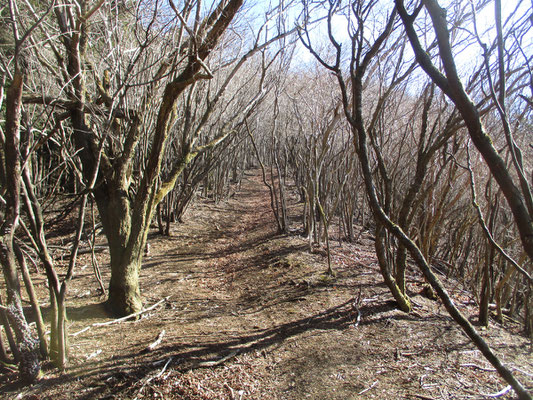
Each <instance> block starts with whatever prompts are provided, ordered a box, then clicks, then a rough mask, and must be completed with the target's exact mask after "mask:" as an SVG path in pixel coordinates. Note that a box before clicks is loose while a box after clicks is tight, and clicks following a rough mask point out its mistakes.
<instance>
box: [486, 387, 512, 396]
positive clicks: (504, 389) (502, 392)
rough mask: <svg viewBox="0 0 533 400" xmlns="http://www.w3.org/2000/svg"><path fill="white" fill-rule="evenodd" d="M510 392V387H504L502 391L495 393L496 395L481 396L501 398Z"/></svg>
mask: <svg viewBox="0 0 533 400" xmlns="http://www.w3.org/2000/svg"><path fill="white" fill-rule="evenodd" d="M510 391H511V385H509V386H506V387H504V388H503V389H502V390H500V391H499V392H497V393H492V394H484V395H483V396H487V397H501V396H504V395H505V394H507V393H509V392H510Z"/></svg>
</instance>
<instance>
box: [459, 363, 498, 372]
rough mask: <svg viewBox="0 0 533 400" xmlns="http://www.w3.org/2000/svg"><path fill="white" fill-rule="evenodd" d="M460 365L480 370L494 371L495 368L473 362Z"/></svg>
mask: <svg viewBox="0 0 533 400" xmlns="http://www.w3.org/2000/svg"><path fill="white" fill-rule="evenodd" d="M461 367H472V368H477V369H479V370H481V371H486V372H496V369H495V368H486V367H482V366H480V365H477V364H473V363H468V364H461Z"/></svg>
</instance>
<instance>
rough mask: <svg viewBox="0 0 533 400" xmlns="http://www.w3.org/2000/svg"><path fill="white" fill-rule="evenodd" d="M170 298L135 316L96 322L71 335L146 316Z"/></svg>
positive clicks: (134, 314)
mask: <svg viewBox="0 0 533 400" xmlns="http://www.w3.org/2000/svg"><path fill="white" fill-rule="evenodd" d="M169 297H170V296H167V297H165V298H163V299H161V300H159V301H158V302H157V303H155V304H154V305H151V306H150V307H148V308H145V309H144V310H141V311H138V312H136V313H133V314H130V315H126V316H125V317H121V318H117V319H114V320H112V321H107V322H95V323H94V324H91V325H89V326H87V327H85V328H83V329H82V330H81V331H78V332H75V333H73V334H71V335H70V336H78V335H80V334H82V333H83V332H86V331H88V330H89V329H91V328H94V327H98V326H107V325H113V324H118V323H121V322H123V321H127V320H129V319H132V318H136V317H139V316H140V315H142V314H146V313H147V312H148V311H152V310H153V309H154V308H156V307H157V306H159V305H160V304H161V303H163V302H164V301H166V300H168V298H169Z"/></svg>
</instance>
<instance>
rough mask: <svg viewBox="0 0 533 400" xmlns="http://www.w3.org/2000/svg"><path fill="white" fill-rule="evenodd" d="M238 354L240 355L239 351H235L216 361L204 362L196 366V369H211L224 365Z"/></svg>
mask: <svg viewBox="0 0 533 400" xmlns="http://www.w3.org/2000/svg"><path fill="white" fill-rule="evenodd" d="M237 354H239V350H233V351H232V352H231V353H229V354H228V355H226V356H224V357H222V358H220V359H218V360H214V361H202V362H199V363H198V364H196V365H195V366H194V368H209V367H216V366H217V365H220V364H223V363H225V362H226V361H228V360H229V359H230V358H233V357H235V356H236V355H237Z"/></svg>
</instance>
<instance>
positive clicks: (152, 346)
mask: <svg viewBox="0 0 533 400" xmlns="http://www.w3.org/2000/svg"><path fill="white" fill-rule="evenodd" d="M164 336H165V330H164V329H163V330H162V331H161V332H159V335H157V337H156V339H155V341H154V342H153V343H150V344H149V345H148V346H146V348H145V349H144V350H143V353H148V352H150V351H154V350H155V349H156V347H157V346H159V345H160V344H161V342H162V341H163V337H164Z"/></svg>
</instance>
